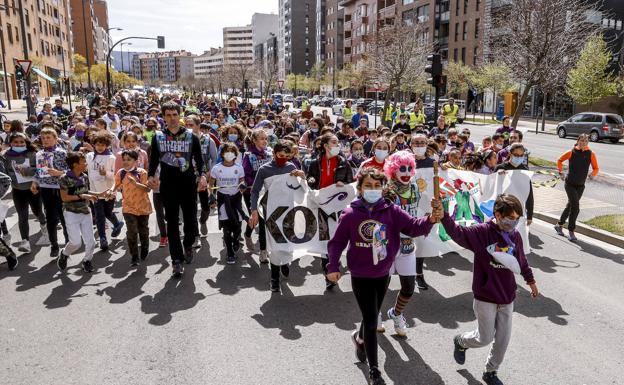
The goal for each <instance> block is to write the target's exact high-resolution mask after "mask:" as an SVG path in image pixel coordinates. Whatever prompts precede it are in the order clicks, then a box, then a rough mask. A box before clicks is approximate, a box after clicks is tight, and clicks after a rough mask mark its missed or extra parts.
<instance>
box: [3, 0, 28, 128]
mask: <svg viewBox="0 0 624 385" xmlns="http://www.w3.org/2000/svg"><path fill="white" fill-rule="evenodd" d="M17 4H19V8H18V12H19V18H20V26H21V27H22V47H23V48H24V60H28V42H27V40H26V39H27V37H26V23H25V22H24V2H23V1H18V2H17ZM5 71H6V68H5ZM24 81H25V82H26V111H27V112H26V114H27V116H30V115H31V114H34V113H35V106H33V101H32V99H31V97H30V90H31V88H32V84H31V81H30V74H28V76H26V78H25V79H24Z"/></svg>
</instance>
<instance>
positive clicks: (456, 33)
mask: <svg viewBox="0 0 624 385" xmlns="http://www.w3.org/2000/svg"><path fill="white" fill-rule="evenodd" d="M457 39H459V23H455V41H457Z"/></svg>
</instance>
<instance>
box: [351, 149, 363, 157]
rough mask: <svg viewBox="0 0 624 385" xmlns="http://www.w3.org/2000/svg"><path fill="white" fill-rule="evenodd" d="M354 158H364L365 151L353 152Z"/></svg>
mask: <svg viewBox="0 0 624 385" xmlns="http://www.w3.org/2000/svg"><path fill="white" fill-rule="evenodd" d="M353 156H354V157H356V158H362V157H363V156H364V151H362V150H358V151H353Z"/></svg>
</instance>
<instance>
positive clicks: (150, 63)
mask: <svg viewBox="0 0 624 385" xmlns="http://www.w3.org/2000/svg"><path fill="white" fill-rule="evenodd" d="M132 70H133V74H132V76H134V77H135V78H136V79H139V80H142V81H143V82H144V83H145V84H146V85H158V84H162V83H165V84H166V83H175V82H178V81H180V80H185V79H190V78H193V77H194V75H195V55H193V54H192V53H190V52H187V51H184V50H182V51H169V52H151V53H145V54H141V55H136V56H134V58H133V59H132Z"/></svg>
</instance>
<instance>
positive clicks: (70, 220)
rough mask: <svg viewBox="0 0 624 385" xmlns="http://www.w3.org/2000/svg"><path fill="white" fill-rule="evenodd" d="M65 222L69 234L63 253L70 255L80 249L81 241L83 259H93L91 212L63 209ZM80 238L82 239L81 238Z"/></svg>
mask: <svg viewBox="0 0 624 385" xmlns="http://www.w3.org/2000/svg"><path fill="white" fill-rule="evenodd" d="M64 216H65V224H66V226H67V232H68V234H69V242H68V243H67V244H66V245H65V248H64V249H63V254H65V255H67V256H70V255H72V254H73V253H75V252H76V251H78V250H79V249H80V246H81V245H82V242H84V245H85V256H84V259H83V260H84V261H90V260H92V259H93V250H95V237H94V236H93V219H92V218H91V214H90V213H89V214H80V213H72V212H71V211H65V213H64ZM81 238H82V240H81Z"/></svg>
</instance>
